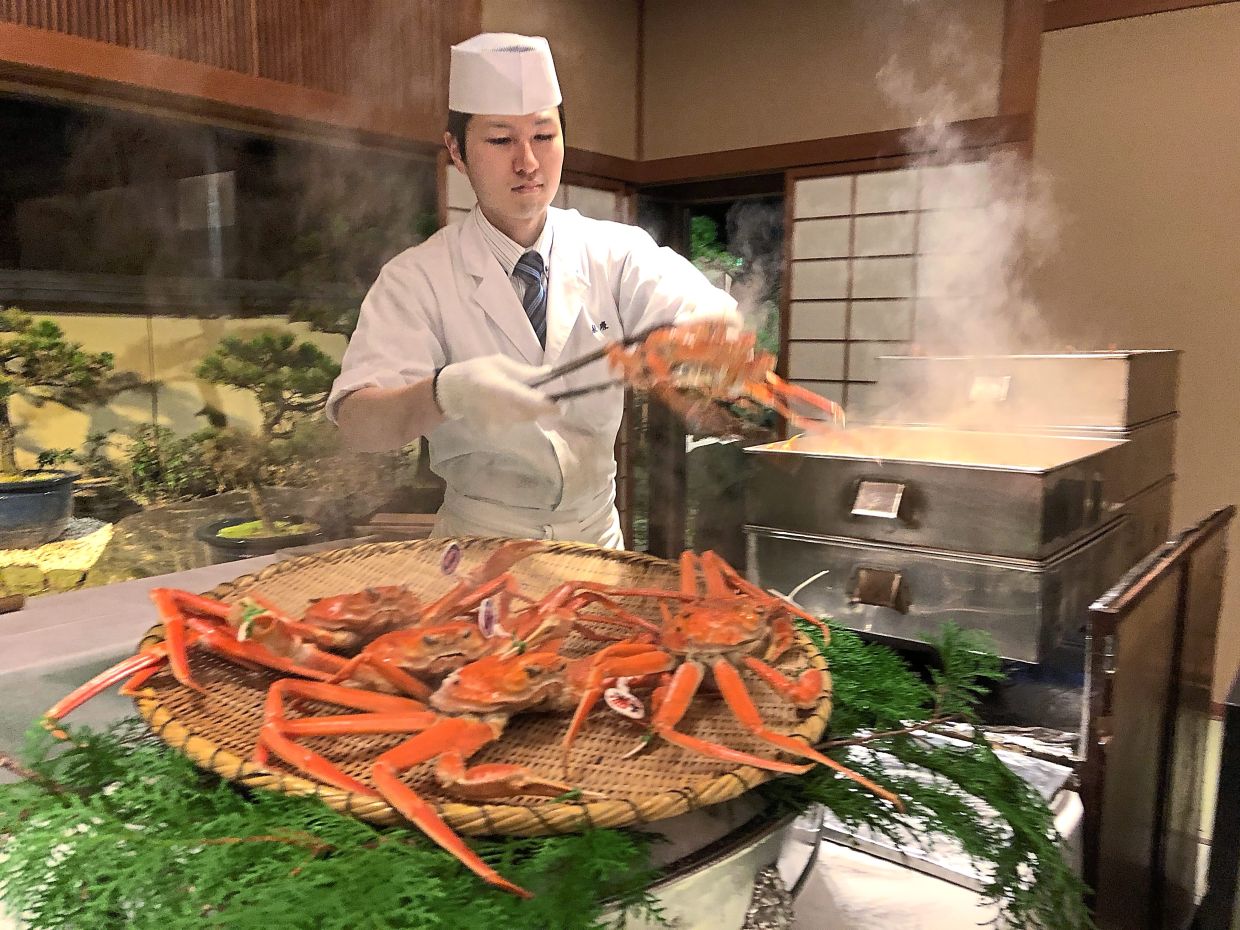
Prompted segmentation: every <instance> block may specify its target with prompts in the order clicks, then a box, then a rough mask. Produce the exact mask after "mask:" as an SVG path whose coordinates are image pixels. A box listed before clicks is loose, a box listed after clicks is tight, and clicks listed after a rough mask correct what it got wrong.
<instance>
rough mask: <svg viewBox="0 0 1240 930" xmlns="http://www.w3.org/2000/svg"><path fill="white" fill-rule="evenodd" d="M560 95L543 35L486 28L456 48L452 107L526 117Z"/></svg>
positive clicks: (450, 84) (555, 101) (450, 90)
mask: <svg viewBox="0 0 1240 930" xmlns="http://www.w3.org/2000/svg"><path fill="white" fill-rule="evenodd" d="M562 99H563V98H562V97H561V96H560V82H559V81H557V80H556V77H555V63H554V62H552V60H551V47H550V46H549V45H548V44H547V40H546V39H544V38H542V37H541V36H521V35H516V34H515V33H511V32H484V33H482V34H481V35H476V36H474V37H473V38H472V39H466V40H465V41H464V42H461V43H460V44H459V45H454V46H452V68H451V71H450V74H449V77H448V109H449V110H456V111H457V112H459V113H494V114H496V115H497V116H522V115H524V114H526V113H536V112H538V111H539V110H545V109H547V108H548V107H554V106H558V105H559V103H560V101H561V100H562Z"/></svg>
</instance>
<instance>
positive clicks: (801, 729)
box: [136, 538, 831, 836]
mask: <svg viewBox="0 0 1240 930" xmlns="http://www.w3.org/2000/svg"><path fill="white" fill-rule="evenodd" d="M457 542H458V543H459V544H460V545H461V547H462V561H461V565H460V568H459V569H458V570H457V574H456V575H454V576H452V577H449V576H446V575H445V574H444V573H443V571H442V570H441V559H442V555H443V553H444V550H445V547H446V545H447V543H448V540H444V539H434V540H418V541H414V542H397V543H373V544H369V545H363V546H356V547H353V548H349V549H338V550H333V551H330V552H325V553H319V554H315V555H310V556H304V557H301V558H297V559H293V560H290V561H287V562H280V563H277V564H275V565H272V566H269V567H267V568H266V569H264V570H263V571H261V572H258V573H257V574H253V575H246V576H244V577H241V578H237V579H236V580H234V581H231V582H229V583H227V584H223V585H220V586H219V587H217V588H215V589H214V590H212V591H209V592H207V594H208V595H209V596H212V597H216V598H219V599H221V600H224V601H235V600H238V599H239V598H241V597H242V596H244V595H245V594H247V593H249V592H252V591H261V592H262V593H263V594H265V595H266V596H267V597H270V598H272V599H273V600H274V601H275V602H276V603H278V604H279V605H280V606H281V607H283V608H284V609H285V610H287V611H289V612H291V613H295V614H299V613H300V612H301V611H303V610H304V609H305V608H306V606H307V605H308V603H309V602H310V600H311V599H313V598H317V597H324V596H328V595H332V594H340V593H345V592H350V591H357V590H361V589H362V588H365V587H367V586H370V585H379V584H398V583H403V584H409V585H411V586H413V587H414V588H415V590H421V591H424V592H425V593H426V595H427V596H428V597H435V596H437V595H439V594H440V593H442V592H444V591H446V590H447V588H448V587H449V586H450V585H451V584H452V582H453V581H455V580H456V578H458V577H459V576H460V573H462V572H467V571H470V570H472V569H473V568H474V567H475V566H477V565H479V564H481V562H482V561H483V560H484V559H485V558H486V557H487V556H488V555H489V554H490V553H492V552H493V551H494V550H495V548H496V547H497V546H499V545H500V544H502V543H503V542H504V540H500V539H480V538H461V539H459V540H457ZM514 571H515V572H516V573H517V575H518V577H519V578H520V581H521V584H522V588H523V590H525V591H526V592H527V593H529V594H530V595H532V596H536V597H537V596H542V595H543V594H544V593H546V592H548V591H550V590H551V589H552V588H553V587H555V586H556V585H557V584H559V583H560V582H562V581H567V580H588V581H596V582H602V583H605V584H612V585H621V586H629V587H638V586H640V587H656V588H660V589H675V588H676V586H677V585H678V583H679V570H678V567H677V566H676V565H675V564H673V563H671V562H665V561H663V560H660V559H656V558H653V557H650V556H645V555H639V554H636V553H631V552H617V551H614V550H608V549H602V548H599V547H596V546H589V545H584V544H580V543H547V544H546V548H545V549H544V550H542V551H540V552H537V553H535V554H534V555H532V556H529V557H527V558H525V559H523V560H522V561H521V562H520V563H518V565H517V566H516V568H515V569H514ZM626 606H627V607H628V608H629V609H631V610H633V611H634V612H636V613H639V614H641V615H643V616H646V617H648V618H650V619H652V620H658V619H659V613H658V609H657V605H656V603H655V602H654V601H651V600H648V599H637V598H630V599H628V600H627V603H626ZM160 639H162V628H161V627H155V628H153V629H152V630H151V631H150V632H148V634H147V636H146V638H145V639H144V640H143V645H144V646H145V645H147V644H149V643H152V642H157V641H159V640H160ZM591 646H593V647H594V648H597V644H590V643H588V641H587V640H585V639H584V638H582V637H578V636H574V637H573V638H571V639H570V640H569V641H568V643H567V644H566V647H565V652H566V653H567V654H570V655H574V654H576V655H580V654H585V652H587V651H589V648H591ZM190 663H191V668H192V670H193V673H194V675H195V677H196V678H197V680H198V681H199V683H201V684H202V685H203V686H204V687H205V690H206V693H205V694H199V693H197V692H195V691H192V690H190V689H188V688H184V687H182V686H181V685H180V684H179V683H178V682H177V681H176V680H175V679H174V678H173V677H172V676H171V675H170V674H168V673H167V672H161V673H160V674H158V675H156V676H155V677H153V678H152V679H150V681H149V682H148V685H147V687H146V688H145V689H144V690H143V692H141V693H140V694H139V695H138V697H137V698H136V703H137V705H138V709H139V712H140V713H141V714H142V716H143V717H144V718H146V720H147V722H148V723H149V724H150V726H151V728H152V730H153V731H154V732H155V733H156V734H157V735H158V736H159V737H160V738H161V739H162V740H163V741H164V742H166V743H167V744H168V745H169V746H171V747H173V748H174V749H177V750H179V751H181V752H183V753H185V754H186V755H187V756H188V757H189V758H190V759H192V760H193V761H194V762H195V763H196V764H198V765H199V766H202V767H204V768H207V769H210V770H211V771H213V772H215V773H217V774H219V775H221V776H222V777H224V778H226V779H229V780H231V781H234V782H237V783H239V784H242V785H245V786H247V787H252V788H265V789H270V790H276V791H283V792H286V793H289V794H312V795H315V796H317V797H319V798H320V799H322V800H323V801H324V802H325V803H326V804H328V805H330V806H331V807H333V808H335V809H336V810H339V811H343V812H345V813H349V814H352V815H355V816H357V817H361V818H363V819H365V820H368V821H371V822H373V823H376V824H380V825H390V824H396V823H400V822H402V818H401V816H400V814H398V813H397V812H396V811H395V810H393V809H392V808H391V807H389V806H388V805H387V803H386V802H384V801H382V800H376V799H373V798H368V797H364V796H361V795H358V794H355V793H352V792H347V791H341V790H339V789H337V788H333V787H330V786H328V785H324V784H321V783H318V782H315V781H312V780H310V779H307V778H305V777H302V776H300V775H297V774H294V773H293V772H292V770H291V769H289V770H276V769H274V768H260V767H259V766H257V765H255V764H253V763H252V762H251V761H249V760H250V754H251V752H252V750H253V747H254V743H255V740H256V738H257V735H258V730H259V727H260V726H261V723H262V708H263V698H264V695H265V693H266V690H267V688H268V686H269V685H270V684H271V683H272V682H273V681H275V680H276V679H277V678H278V677H280V676H278V675H276V674H274V673H268V672H265V671H255V670H251V669H246V668H242V667H240V666H238V665H235V664H232V663H230V662H228V661H226V660H224V659H221V658H218V657H216V656H214V655H212V654H210V653H207V652H205V651H203V650H193V651H192V652H191V656H190ZM810 665H814V666H816V667H818V668H822V669H823V670H824V671H825V669H826V662H825V660H824V659H823V658H822V656H821V655H820V654H819V653H818V651H817V650H816V649H815V648H814V647H813V645H812V643H811V642H810V641H809V639H808V638H806V637H803V636H800V635H799V634H798V642H797V646H796V648H794V649H792V650H789V653H788V655H787V656H785V658H784V659H783V660H782V661H781V662H780V664H779V667H780V668H781V669H782V670H783V671H785V672H787V673H789V674H793V675H795V674H797V673H799V672H800V671H801V670H803V669H805V668H806V667H808V666H810ZM742 674H743V675H744V678H745V682H746V684H747V686H748V687H749V689H750V693H751V694H752V695H753V698H754V701H755V703H756V704H757V706H758V708H759V710H760V711H761V713H762V715H763V718H764V719H765V720H767V721H768V722H769V723H770V725H771V727H772V728H773V729H774V730H776V731H778V732H780V733H788V734H794V735H796V736H799V737H801V738H803V739H805V740H806V741H808V742H811V743H812V742H814V741H815V740H817V739H818V738H819V737H821V736H822V734H823V732H824V730H825V729H826V725H827V720H828V718H829V716H830V713H831V692H830V676H829V674H828V675H827V677H826V685H825V686H824V692H823V695H822V697H821V699H820V700H819V702H818V704H817V706H816V707H815V708H814V709H813V710H812V711H811V712H809V713H808V714H807V713H806V712H804V711H797V710H796V709H795V708H793V707H791V706H790V705H789V704H787V703H786V702H784V701H783V700H781V699H780V698H779V697H778V696H776V695H775V694H774V692H772V691H771V690H770V689H769V688H768V687H767V686H766V685H765V684H764V683H762V682H761V681H760V680H759V679H757V678H756V676H753V675H752V674H751V673H750V672H748V671H747V670H745V671H743V672H742ZM305 711H306V712H307V713H314V714H323V713H343V712H345V711H344V710H343V709H342V708H337V707H332V706H330V705H315V704H313V703H307V704H306V706H305ZM568 719H569V715H552V714H538V713H530V714H524V715H521V716H518V717H515V718H514V719H513V720H512V722H511V723H510V724H509V726H508V729H507V730H506V731H505V733H504V735H503V738H502V739H501V740H499V741H498V742H496V743H494V744H492V745H490V746H488V747H486V748H484V749H483V750H482V751H481V752H480V753H478V754H477V755H476V756H474V758H473V760H472V762H473V763H481V762H498V761H503V762H509V763H517V764H521V765H525V766H528V767H529V768H531V769H533V770H535V771H538V772H544V773H547V774H549V775H552V776H553V777H560V775H561V767H560V758H561V757H560V740H561V738H562V737H563V735H564V732H565V729H566V728H567V725H568ZM679 729H681V730H683V731H685V732H687V733H691V734H693V735H695V736H699V737H703V738H706V739H711V740H715V741H718V742H721V743H723V744H725V745H728V746H732V747H735V748H737V749H742V750H745V751H747V752H751V753H755V754H758V755H762V756H765V757H768V758H777V757H778V752H777V751H776V750H773V749H772V748H771V747H769V746H768V745H767V744H765V743H762V742H760V741H758V740H756V739H755V738H754V737H753V736H751V735H750V734H749V733H748V732H747V731H746V730H744V729H743V728H742V727H741V726H740V725H739V724H738V723H737V722H736V721H735V719H734V718H733V717H732V715H731V713H730V711H729V710H728V708H727V706H726V705H725V704H724V702H723V701H722V699H721V698H720V697H719V696H718V695H717V694H715V693H713V692H706V691H704V692H703V693H701V694H700V695H699V697H698V699H697V701H696V702H695V704H694V706H693V708H692V709H691V710H690V712H689V713H688V714H687V715H686V717H685V719H684V720H683V721H682V722H681V724H680V726H679ZM643 732H644V730H643V727H642V726H641V725H640V724H639V723H635V722H633V721H629V720H626V719H625V718H623V717H620V716H619V715H618V714H615V713H612V712H611V711H609V710H607V709H606V708H605V707H603V706H602V704H601V703H600V709H598V710H595V712H594V713H593V714H591V716H590V719H589V720H588V721H587V724H586V728H585V730H584V731H583V733H582V734H581V736H580V737H579V738H578V740H577V743H576V745H575V747H574V750H573V756H572V761H573V765H572V777H571V781H572V782H573V784H575V785H577V786H579V787H581V788H582V789H589V790H590V791H595V792H600V793H602V794H603V795H605V796H606V800H590V801H589V802H587V803H583V802H562V801H548V800H547V799H545V798H523V797H517V798H513V799H511V802H510V803H504V804H480V803H465V802H462V801H459V800H456V799H454V798H452V797H451V796H449V795H447V794H446V793H444V791H443V790H442V789H441V788H440V786H439V784H438V783H437V782H436V781H435V780H434V778H433V777H432V774H431V765H430V764H429V763H428V764H426V765H422V766H419V767H417V768H415V769H412V770H411V771H409V772H408V773H406V775H405V781H406V782H407V783H408V784H409V785H411V786H412V787H413V788H414V789H415V790H416V791H418V792H419V793H420V794H421V795H422V796H423V797H425V798H426V799H427V800H429V801H431V802H432V803H434V804H435V805H436V808H437V810H438V811H439V814H440V816H442V817H443V819H444V820H445V821H447V823H448V824H449V825H450V826H451V827H452V828H453V829H455V830H457V831H458V832H460V833H464V834H471V835H515V836H542V835H546V834H553V833H565V832H571V831H575V830H580V829H582V828H584V827H587V826H595V827H619V826H625V825H628V824H634V823H638V824H640V823H648V822H650V821H654V820H661V819H663V818H666V817H672V816H675V815H677V814H682V813H685V812H686V811H690V810H693V809H696V808H700V807H705V806H707V805H711V804H718V803H720V802H723V801H726V800H729V799H731V798H734V797H737V796H738V795H740V794H742V793H744V792H746V791H748V790H749V789H751V788H753V787H755V786H756V785H758V784H761V783H762V782H764V781H766V780H767V779H768V778H770V777H771V773H769V772H765V771H761V770H758V769H755V768H752V767H749V766H742V767H739V768H733V767H730V764H729V763H727V762H721V761H718V760H714V759H710V758H706V757H704V756H700V755H697V754H695V753H690V752H688V751H686V750H683V749H680V748H679V747H676V746H672V745H670V744H668V743H666V742H665V741H663V740H659V739H655V740H653V741H652V742H651V743H650V745H649V746H648V747H647V748H646V749H645V750H643V751H642V752H640V753H637V754H636V755H634V756H633V757H631V758H623V757H624V756H625V755H626V754H628V753H629V752H630V751H631V750H633V749H634V748H635V747H636V746H637V745H638V742H639V740H640V738H641V736H642V734H643ZM401 739H402V738H401V737H400V736H349V737H345V738H338V739H326V738H316V739H311V740H308V741H307V745H309V746H311V747H312V748H314V749H315V750H317V751H319V752H322V753H323V754H324V755H326V756H327V757H328V758H330V759H331V760H332V761H333V762H335V763H336V764H338V765H340V766H341V768H343V769H344V770H345V771H347V772H348V773H349V774H350V775H353V776H355V777H357V778H359V779H361V780H362V781H364V782H368V781H369V767H370V763H371V762H372V761H373V760H374V758H375V757H376V756H378V755H379V753H381V752H383V751H385V750H387V749H389V748H391V747H392V746H395V745H397V744H398V743H399V742H400V741H401ZM273 764H278V763H273Z"/></svg>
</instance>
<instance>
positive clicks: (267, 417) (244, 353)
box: [195, 333, 340, 440]
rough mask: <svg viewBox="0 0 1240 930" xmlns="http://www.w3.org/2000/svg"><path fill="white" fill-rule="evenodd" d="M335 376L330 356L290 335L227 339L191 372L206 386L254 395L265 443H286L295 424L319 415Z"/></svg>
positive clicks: (333, 362) (335, 366) (269, 334)
mask: <svg viewBox="0 0 1240 930" xmlns="http://www.w3.org/2000/svg"><path fill="white" fill-rule="evenodd" d="M339 373H340V366H339V365H338V364H337V363H336V362H335V361H333V360H332V358H331V356H330V355H328V354H327V353H326V352H324V351H323V350H322V349H320V348H319V347H318V346H316V345H314V344H313V343H310V342H297V337H296V336H294V335H293V334H292V333H260V334H259V335H257V336H255V337H254V338H253V339H241V338H239V337H237V336H229V337H227V338H225V339H223V340H221V341H220V344H219V345H218V346H216V347H215V349H214V350H213V351H212V352H211V354H210V355H208V356H207V357H206V358H204V359H203V360H202V362H201V363H200V364H199V365H198V368H197V370H196V371H195V374H196V375H197V376H198V377H199V378H202V379H203V380H204V381H210V382H211V383H212V384H222V385H227V386H228V387H233V388H237V389H239V390H242V391H249V392H250V393H251V394H253V395H254V399H255V400H257V401H258V407H259V411H260V413H261V415H262V423H261V425H260V427H259V432H260V435H261V436H262V438H263V439H265V440H272V439H284V438H287V436H288V434H289V432H290V431H291V430H292V427H293V424H294V422H295V421H296V420H298V419H300V418H302V417H304V416H305V415H306V414H311V413H317V412H319V411H320V410H322V409H323V408H324V407H325V406H326V404H327V394H328V392H329V391H330V390H331V386H332V382H333V381H334V380H335V379H336V375H337V374H339Z"/></svg>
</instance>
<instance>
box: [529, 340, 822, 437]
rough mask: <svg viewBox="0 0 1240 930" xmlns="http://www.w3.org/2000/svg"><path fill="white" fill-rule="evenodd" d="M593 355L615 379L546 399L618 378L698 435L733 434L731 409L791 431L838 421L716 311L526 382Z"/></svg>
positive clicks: (541, 382) (819, 400) (578, 365)
mask: <svg viewBox="0 0 1240 930" xmlns="http://www.w3.org/2000/svg"><path fill="white" fill-rule="evenodd" d="M601 358H606V359H607V360H608V361H609V362H610V363H611V366H612V368H613V369H615V370H616V371H617V373H618V374H619V375H620V380H619V381H609V382H605V383H602V384H595V385H589V386H587V387H581V388H574V389H572V390H568V391H563V392H560V393H558V394H553V395H551V399H552V400H567V399H569V398H572V397H579V396H581V395H583V394H590V393H593V392H595V391H600V390H604V389H606V388H610V387H614V386H616V385H617V384H620V383H623V384H626V385H628V386H629V387H632V388H636V389H638V390H644V391H648V392H649V393H651V394H653V395H654V396H655V397H656V398H658V400H659V401H661V402H662V403H663V404H664V405H666V406H667V407H668V408H669V409H670V410H672V412H674V413H675V414H676V415H677V416H678V417H679V418H680V419H681V420H682V421H683V422H684V423H685V425H686V426H687V427H688V428H689V430H690V431H691V432H694V433H697V434H700V435H723V434H730V433H734V432H736V431H737V428H738V421H739V418H738V417H737V416H736V415H735V413H734V412H733V409H732V408H733V407H735V408H737V409H741V410H744V409H751V410H752V409H755V408H763V409H766V410H771V411H774V412H775V413H777V414H779V415H780V416H781V417H783V418H785V419H786V420H787V421H788V424H789V426H791V427H793V428H794V429H801V430H815V429H818V430H820V429H823V428H824V427H825V426H828V425H837V426H843V425H844V410H843V408H841V407H840V406H839V405H838V404H836V403H835V402H834V401H831V400H828V399H827V398H825V397H822V396H821V395H819V394H815V393H814V392H813V391H810V390H807V389H806V388H803V387H801V386H799V385H796V384H790V383H789V382H787V381H785V380H784V379H783V378H781V377H780V376H779V375H777V374H776V373H775V356H774V355H772V354H771V353H770V352H764V351H762V350H760V349H759V348H758V346H757V336H756V334H754V333H752V332H749V331H747V330H738V329H737V328H736V327H734V326H732V325H730V324H729V322H728V321H727V320H725V319H722V318H717V317H711V318H708V319H703V320H698V321H693V322H687V323H681V324H676V325H672V324H662V325H658V326H653V327H650V328H649V329H646V330H643V331H642V332H640V333H636V334H634V335H632V336H630V337H627V338H625V339H623V340H621V341H618V342H614V343H612V344H611V345H609V346H607V347H605V348H603V349H600V350H598V351H597V352H592V353H590V354H588V355H585V356H582V357H581V358H579V359H576V360H575V361H572V362H569V363H567V364H565V365H561V366H560V367H558V368H555V369H553V370H552V371H550V372H548V374H547V375H546V376H544V377H543V378H541V379H540V380H538V381H536V382H534V384H533V385H531V386H532V387H541V386H542V385H545V384H547V383H548V382H550V381H552V380H554V379H555V378H557V377H560V376H561V375H564V374H568V373H569V372H572V371H575V370H577V369H578V368H582V367H584V366H585V365H588V364H591V363H593V362H596V361H598V360H599V359H601Z"/></svg>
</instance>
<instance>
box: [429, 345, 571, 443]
mask: <svg viewBox="0 0 1240 930" xmlns="http://www.w3.org/2000/svg"><path fill="white" fill-rule="evenodd" d="M550 370H551V369H550V368H548V367H547V366H545V365H543V366H534V365H526V364H524V363H523V362H518V361H516V360H514V359H511V358H508V357H507V356H505V355H484V356H482V357H481V358H471V359H468V360H467V361H464V362H454V363H453V364H451V365H448V366H447V367H446V368H444V369H443V370H442V371H441V372H439V378H438V380H437V381H436V382H435V400H436V402H437V403H438V404H439V409H440V410H442V411H443V415H444V416H445V417H447V418H448V419H450V420H464V421H465V422H466V423H470V424H472V425H474V426H478V427H482V428H487V427H498V426H507V425H508V424H510V423H518V422H523V421H529V420H536V419H538V418H539V417H541V416H546V415H548V414H553V413H557V412H559V408H558V407H557V406H556V405H555V403H554V402H553V401H551V400H548V399H547V396H546V395H545V394H543V393H542V392H541V391H537V390H535V389H534V388H532V387H529V386H528V383H529V382H530V381H534V380H536V379H537V378H538V377H540V376H542V375H545V374H546V373H547V372H548V371H550Z"/></svg>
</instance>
